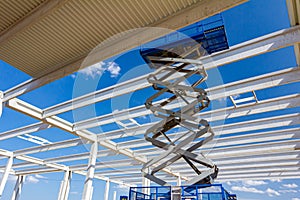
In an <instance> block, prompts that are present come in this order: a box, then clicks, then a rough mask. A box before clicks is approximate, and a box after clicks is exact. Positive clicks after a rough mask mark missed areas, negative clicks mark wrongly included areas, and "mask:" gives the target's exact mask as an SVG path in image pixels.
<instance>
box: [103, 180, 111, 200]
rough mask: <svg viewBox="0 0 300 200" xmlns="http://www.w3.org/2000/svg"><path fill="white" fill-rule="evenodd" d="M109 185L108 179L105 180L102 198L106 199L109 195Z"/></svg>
mask: <svg viewBox="0 0 300 200" xmlns="http://www.w3.org/2000/svg"><path fill="white" fill-rule="evenodd" d="M109 186H110V181H109V179H108V180H107V181H106V185H105V192H104V200H108V197H109Z"/></svg>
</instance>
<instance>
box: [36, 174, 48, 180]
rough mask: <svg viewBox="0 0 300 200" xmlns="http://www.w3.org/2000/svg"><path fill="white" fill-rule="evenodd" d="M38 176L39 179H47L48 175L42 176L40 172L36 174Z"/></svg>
mask: <svg viewBox="0 0 300 200" xmlns="http://www.w3.org/2000/svg"><path fill="white" fill-rule="evenodd" d="M34 176H35V177H36V178H39V179H47V177H45V176H42V175H39V174H36V175H34Z"/></svg>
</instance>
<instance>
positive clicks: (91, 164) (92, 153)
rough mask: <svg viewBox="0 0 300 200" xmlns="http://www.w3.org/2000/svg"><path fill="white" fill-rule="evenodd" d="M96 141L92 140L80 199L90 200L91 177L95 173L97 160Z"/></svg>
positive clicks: (91, 191)
mask: <svg viewBox="0 0 300 200" xmlns="http://www.w3.org/2000/svg"><path fill="white" fill-rule="evenodd" d="M97 152H98V142H94V143H92V145H91V149H90V158H89V164H88V167H87V174H86V179H85V182H84V190H83V194H82V200H90V199H91V198H92V194H93V178H94V173H95V166H96V160H97Z"/></svg>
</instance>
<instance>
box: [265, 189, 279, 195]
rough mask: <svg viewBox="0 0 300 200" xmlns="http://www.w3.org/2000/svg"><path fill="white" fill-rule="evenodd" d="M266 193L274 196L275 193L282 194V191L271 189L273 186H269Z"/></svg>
mask: <svg viewBox="0 0 300 200" xmlns="http://www.w3.org/2000/svg"><path fill="white" fill-rule="evenodd" d="M266 193H267V194H268V195H269V196H270V197H273V196H274V195H275V196H280V193H279V192H277V191H276V190H273V189H271V188H268V189H267V190H266Z"/></svg>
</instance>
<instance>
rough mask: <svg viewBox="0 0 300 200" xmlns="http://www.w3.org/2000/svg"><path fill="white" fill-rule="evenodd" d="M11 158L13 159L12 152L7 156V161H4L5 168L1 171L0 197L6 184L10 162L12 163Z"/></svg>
mask: <svg viewBox="0 0 300 200" xmlns="http://www.w3.org/2000/svg"><path fill="white" fill-rule="evenodd" d="M13 160H14V157H13V154H11V156H10V157H9V158H8V161H7V163H6V167H5V170H4V172H3V176H2V179H1V182H0V197H1V196H2V194H3V191H4V187H5V185H6V182H7V179H8V176H9V173H10V170H11V167H12V164H13Z"/></svg>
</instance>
